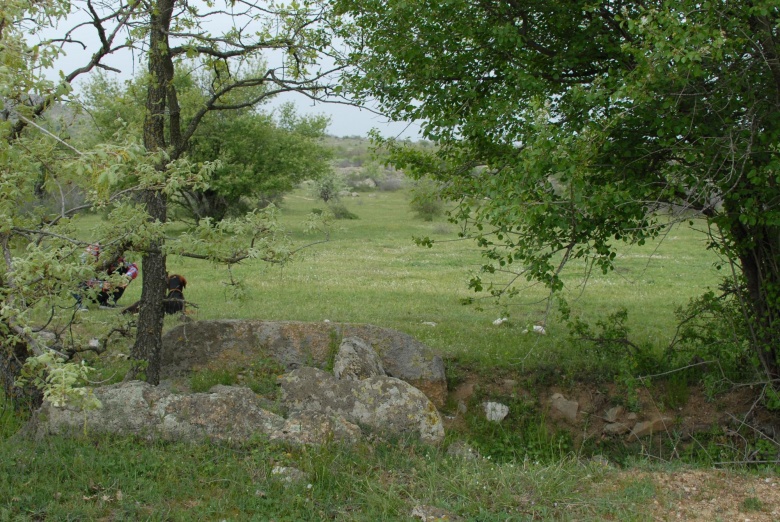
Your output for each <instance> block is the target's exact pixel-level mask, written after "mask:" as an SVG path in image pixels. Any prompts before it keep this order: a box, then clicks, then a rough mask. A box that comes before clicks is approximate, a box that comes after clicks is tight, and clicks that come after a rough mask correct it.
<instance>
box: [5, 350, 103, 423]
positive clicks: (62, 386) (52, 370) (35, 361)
mask: <svg viewBox="0 0 780 522" xmlns="http://www.w3.org/2000/svg"><path fill="white" fill-rule="evenodd" d="M92 371H93V369H92V368H90V367H89V366H87V365H86V364H84V361H81V362H80V363H73V362H67V361H66V360H65V359H64V358H63V357H60V356H59V355H57V354H55V353H54V352H53V351H49V352H46V353H43V354H41V355H39V356H37V357H30V358H29V359H27V361H26V362H25V363H24V367H23V368H22V372H21V375H20V376H19V379H18V386H22V387H23V386H26V385H27V384H28V383H31V384H33V385H34V386H35V387H36V388H38V389H40V390H41V391H42V392H43V398H44V399H45V400H47V401H49V402H50V403H51V404H52V405H53V406H56V407H58V408H62V407H65V406H68V407H71V408H75V409H77V410H91V409H95V408H99V407H100V401H99V400H98V399H97V397H95V395H94V394H93V393H92V388H90V387H86V386H85V385H86V384H87V383H88V376H89V373H90V372H92Z"/></svg>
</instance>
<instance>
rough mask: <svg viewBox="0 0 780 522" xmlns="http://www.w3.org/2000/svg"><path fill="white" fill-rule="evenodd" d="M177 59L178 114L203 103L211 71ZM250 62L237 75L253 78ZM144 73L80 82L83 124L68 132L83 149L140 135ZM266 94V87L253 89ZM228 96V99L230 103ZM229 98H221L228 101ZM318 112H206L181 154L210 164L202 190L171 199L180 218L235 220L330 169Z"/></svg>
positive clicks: (290, 108) (285, 108) (289, 107)
mask: <svg viewBox="0 0 780 522" xmlns="http://www.w3.org/2000/svg"><path fill="white" fill-rule="evenodd" d="M196 65H197V64H195V63H193V62H191V61H186V60H185V61H183V62H182V63H181V64H180V69H179V71H178V73H177V76H176V78H175V79H174V83H175V84H176V85H177V87H178V90H179V97H180V100H181V111H182V112H183V113H184V114H187V115H192V114H194V113H195V112H196V111H197V108H198V107H200V106H202V105H203V104H205V103H207V101H208V98H209V96H210V92H209V91H210V89H212V85H213V83H214V82H215V81H216V77H215V75H216V74H219V73H218V71H215V70H210V71H207V72H203V70H202V69H199V68H197V67H196ZM259 67H260V66H259V65H257V66H255V67H254V68H248V70H247V71H246V72H244V73H243V74H242V75H240V76H239V79H244V78H246V77H251V75H257V74H258V71H257V69H258V68H259ZM147 85H148V77H147V76H146V75H139V76H137V77H136V78H134V79H133V80H132V81H126V82H125V83H124V84H122V85H120V84H119V83H118V82H117V81H115V80H112V79H111V78H109V77H107V76H106V75H105V74H101V75H95V76H94V78H92V79H91V80H90V81H89V82H88V83H87V85H86V87H85V95H84V102H85V109H86V111H87V113H88V114H89V119H88V120H87V122H82V123H81V124H80V125H79V126H78V128H76V129H74V133H76V135H77V137H78V138H79V139H80V140H81V141H84V142H85V146H90V144H94V143H103V142H106V141H111V140H113V139H116V137H117V136H118V135H121V136H123V137H126V136H127V135H134V136H136V137H138V138H139V139H140V137H141V135H142V132H143V118H142V116H143V111H142V110H141V109H142V107H143V105H144V98H143V94H144V89H145V88H146V87H147ZM253 89H254V90H255V91H256V92H255V93H254V95H255V96H266V95H268V94H267V91H268V88H267V87H265V86H262V85H261V86H259V87H255V88H253ZM235 98H236V96H235V95H234V96H232V99H233V100H232V101H237V100H235ZM230 101H231V99H230V98H229V99H228V100H226V102H225V103H230ZM327 125H328V119H327V118H326V117H325V116H299V115H298V114H297V112H296V110H295V106H294V105H293V104H292V103H286V104H283V105H282V106H281V107H279V108H278V109H276V110H275V111H274V112H261V111H259V110H257V109H256V108H254V107H253V106H247V107H243V108H239V109H235V110H230V111H222V112H219V113H214V112H212V113H209V114H207V115H206V116H205V117H204V118H203V120H202V121H201V123H200V125H199V126H198V129H197V131H196V132H195V133H194V134H193V136H192V138H191V139H190V145H189V149H188V151H187V157H188V158H189V160H190V161H192V162H194V163H203V162H214V161H218V162H219V163H218V167H217V168H216V169H215V171H214V173H213V174H212V176H211V178H210V180H209V185H208V187H206V188H201V189H196V188H194V187H190V186H182V187H180V188H179V190H178V191H177V192H176V194H175V197H174V198H173V199H172V203H174V204H175V205H176V206H177V207H178V210H180V214H181V215H182V217H185V218H188V219H194V220H195V221H200V220H201V219H204V218H206V217H209V218H211V219H212V220H213V221H219V220H220V219H223V218H225V217H229V216H232V217H238V216H241V215H243V214H244V213H246V212H248V211H249V210H251V209H252V208H258V207H260V208H261V207H264V206H266V205H267V204H269V203H270V202H273V201H278V200H280V199H281V196H282V195H283V194H284V193H285V192H289V191H290V190H292V189H293V187H294V186H295V185H297V184H298V183H299V182H301V181H303V180H306V179H317V178H318V177H320V176H322V175H323V174H325V173H327V172H328V171H329V170H330V166H329V159H330V149H328V148H327V147H325V146H324V144H323V143H322V139H323V138H324V136H325V129H326V127H327Z"/></svg>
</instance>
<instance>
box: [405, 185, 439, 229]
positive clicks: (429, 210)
mask: <svg viewBox="0 0 780 522" xmlns="http://www.w3.org/2000/svg"><path fill="white" fill-rule="evenodd" d="M409 207H410V208H411V209H412V211H413V212H414V213H415V214H416V215H417V217H419V218H421V219H423V220H425V221H433V220H434V219H436V218H437V217H440V216H442V215H443V214H444V201H443V200H442V199H441V188H440V186H439V184H438V183H437V182H435V181H433V180H431V179H422V180H419V181H417V182H415V184H414V187H413V188H412V200H411V201H410V202H409Z"/></svg>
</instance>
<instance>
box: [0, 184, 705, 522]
mask: <svg viewBox="0 0 780 522" xmlns="http://www.w3.org/2000/svg"><path fill="white" fill-rule="evenodd" d="M343 202H344V203H345V205H346V206H347V208H348V209H349V210H350V211H352V212H353V213H354V214H356V215H357V216H358V219H353V220H339V221H336V222H335V223H334V226H333V228H332V230H331V233H330V238H329V240H328V241H323V240H324V236H322V235H316V234H306V233H304V228H303V222H304V221H305V219H306V216H307V215H308V214H309V213H310V212H311V211H312V210H313V209H315V208H323V207H324V204H323V203H322V202H321V201H316V200H315V199H314V198H313V197H312V196H311V195H310V194H308V193H307V192H305V191H302V190H301V191H297V192H295V193H293V194H290V195H289V196H288V197H286V198H285V200H284V203H283V204H282V206H281V216H282V222H283V225H284V228H285V230H286V231H287V233H288V234H289V237H290V241H291V246H292V248H300V250H299V251H298V252H297V254H296V255H295V256H294V259H293V260H292V261H291V262H289V263H286V264H284V265H277V264H268V263H264V262H262V261H245V262H243V263H241V264H238V265H235V266H232V267H230V268H229V269H228V268H226V267H223V266H215V265H212V264H210V263H208V262H204V261H199V260H193V259H190V258H183V257H177V256H171V257H169V258H168V266H169V271H170V272H171V273H180V274H183V275H184V276H185V277H186V278H187V280H188V286H187V291H186V298H187V300H188V301H189V302H191V303H193V304H194V306H192V307H190V311H189V317H190V318H191V319H194V320H208V319H225V318H239V319H240V318H251V319H264V320H289V321H326V320H327V321H331V322H355V323H371V324H375V325H379V326H383V327H388V328H394V329H397V330H400V331H403V332H406V333H409V334H411V335H412V336H414V337H416V338H417V339H419V340H421V341H423V342H424V343H427V344H428V345H430V346H431V347H433V348H434V349H435V350H436V351H437V352H438V353H440V354H441V355H442V357H443V358H444V360H445V364H446V366H447V374H448V379H449V380H450V381H451V384H452V385H453V386H454V385H456V384H457V383H458V382H459V379H460V378H461V377H462V375H463V374H464V373H465V372H468V373H469V374H470V375H475V376H477V377H478V378H483V379H487V380H489V379H490V378H491V377H492V376H493V375H497V374H499V373H500V374H504V375H510V374H512V375H514V374H516V375H524V376H533V375H534V374H535V373H536V372H543V371H544V372H548V370H549V368H551V367H554V368H558V369H559V370H560V371H561V372H563V373H566V372H574V373H576V372H578V371H579V370H581V369H585V370H588V371H589V372H590V373H591V374H592V373H593V372H599V371H602V370H603V372H604V374H605V375H606V376H608V377H607V378H609V376H611V375H613V374H614V367H613V366H614V364H615V361H611V360H609V359H608V358H607V359H604V358H601V359H593V356H592V354H593V352H592V351H590V350H586V349H584V347H583V345H582V344H578V342H577V341H575V340H572V339H571V336H570V335H569V332H568V330H567V328H566V325H565V324H564V322H563V321H561V319H560V317H559V315H558V314H557V312H556V308H555V307H548V306H547V303H546V299H547V297H548V295H547V292H546V291H545V290H544V289H543V288H541V287H539V286H534V285H530V284H526V283H524V284H525V286H523V288H522V290H521V292H520V294H519V295H518V297H517V298H516V299H514V300H513V301H512V302H510V303H508V304H496V303H494V302H493V301H491V300H489V299H484V300H481V299H477V301H476V303H477V304H476V305H469V306H465V305H463V304H461V301H462V300H463V299H465V298H469V297H475V298H479V295H476V294H474V293H473V292H471V291H469V290H468V288H467V284H468V280H469V274H470V272H472V271H476V270H478V269H479V267H480V265H481V263H482V260H481V257H480V253H479V251H478V250H477V249H476V248H475V246H474V244H473V243H471V242H469V241H460V240H458V239H457V232H458V230H457V227H456V225H454V224H451V223H448V222H447V221H446V220H445V219H443V218H442V219H439V220H437V221H433V222H425V221H422V220H420V219H418V218H416V217H415V215H414V214H413V213H412V211H411V210H410V208H409V195H408V193H407V192H406V191H404V190H399V191H395V192H380V191H377V192H361V193H360V195H359V197H354V198H348V199H345V200H344V201H343ZM97 219H98V217H97V216H94V215H92V216H86V217H84V218H82V219H81V223H80V225H79V226H80V227H82V230H83V231H84V233H85V234H86V235H88V233H89V232H88V231H89V228H90V227H91V226H93V225H94V224H95V222H96V220H97ZM177 230H178V229H177V228H175V227H172V229H171V234H176V233H177ZM415 236H429V237H431V238H433V239H435V240H436V241H437V243H436V244H435V246H434V247H433V248H431V249H429V248H422V247H418V246H416V245H415V243H414V241H413V238H414V237H415ZM307 245H308V246H307ZM301 247H305V248H301ZM716 261H717V259H716V258H715V257H714V255H713V254H711V253H710V252H708V251H707V250H706V249H705V243H704V235H703V234H702V233H701V232H700V231H697V230H696V224H695V223H694V226H693V227H692V226H690V225H688V224H686V225H680V226H675V227H674V228H672V229H670V230H669V231H668V233H667V234H666V235H665V236H664V237H662V238H659V240H657V241H654V242H650V243H648V244H646V245H644V246H642V247H637V246H631V247H628V246H627V247H623V248H621V251H620V255H619V257H618V259H617V263H616V269H615V270H614V271H612V272H610V273H608V274H602V273H601V272H592V273H588V271H587V267H584V266H581V265H580V266H578V265H575V264H571V265H570V266H569V267H568V268H567V274H568V278H567V281H568V284H569V285H570V286H569V287H568V288H567V290H566V298H567V300H568V301H569V304H570V306H571V310H572V315H573V316H576V317H580V318H582V319H583V320H585V321H597V320H599V319H600V318H603V317H604V316H605V315H607V314H610V313H613V312H615V311H616V310H618V309H619V308H620V307H624V308H625V309H626V310H627V312H628V320H627V325H628V328H629V333H630V338H631V340H632V341H633V342H634V343H637V344H641V345H645V346H648V347H649V349H651V350H653V351H656V352H658V353H661V351H662V350H663V349H664V347H665V346H666V345H667V344H668V343H669V341H670V339H671V338H672V337H673V336H674V333H675V316H674V310H675V307H676V306H679V305H683V304H685V303H686V302H687V301H688V300H689V299H690V298H692V297H694V296H697V295H699V294H700V293H702V292H703V291H704V290H706V289H707V288H708V287H714V286H716V285H717V282H718V277H719V273H718V271H717V270H716V268H715V263H716ZM586 276H587V277H586ZM583 284H584V287H583ZM140 290H141V284H140V279H139V280H137V281H135V282H134V283H132V284H131V285H130V287H129V289H128V291H127V292H126V294H125V296H124V297H123V298H122V301H120V305H129V304H130V303H132V302H133V301H135V300H136V299H138V298H139V296H140ZM116 313H117V312H116V311H113V310H98V309H97V308H96V307H95V306H94V305H93V306H92V309H91V311H90V312H89V313H87V314H79V316H78V320H79V321H80V322H81V324H82V326H83V327H85V328H86V327H88V325H89V324H95V323H107V322H110V321H111V320H112V319H113V317H115V315H116ZM500 317H506V318H508V321H506V322H505V323H504V324H502V325H500V326H496V325H494V324H493V322H494V321H495V320H496V319H498V318H500ZM177 321H179V319H178V318H176V317H168V318H166V328H170V327H172V326H174V325H175V324H177ZM540 322H544V324H545V329H546V334H545V335H537V334H534V333H530V332H528V333H526V332H525V331H526V330H527V329H529V328H532V327H533V325H535V324H537V323H540ZM130 342H131V340H125V341H121V342H120V343H118V345H116V346H115V347H114V348H113V350H114V351H115V352H122V351H123V350H127V349H128V348H129V344H130ZM110 360H114V359H110ZM99 369H100V374H101V375H100V378H102V379H111V378H112V377H111V375H112V373H111V372H112V368H111V366H110V364H108V365H106V364H101V365H99ZM114 370H115V369H114ZM512 372H514V373H512ZM547 374H549V372H548V373H547ZM113 375H114V377H113V378H114V379H116V378H117V377H116V376H117V374H116V372H115V373H114V374H113ZM553 379H554V377H553ZM529 382H530V381H529ZM513 404H515V405H520V406H521V409H520V413H519V414H518V415H517V418H516V419H515V420H514V421H512V422H509V423H506V424H505V425H498V426H494V425H488V424H489V423H487V421H484V420H482V421H480V420H479V419H478V418H477V417H478V416H477V415H472V417H471V418H470V419H468V422H467V423H466V426H465V427H464V428H461V429H459V430H456V431H453V432H450V433H448V435H447V438H446V440H445V444H444V445H443V446H442V447H426V446H422V445H419V444H418V443H415V442H414V441H407V440H394V441H375V442H372V443H365V444H359V445H356V446H353V447H348V448H347V447H339V446H336V445H332V446H327V447H323V448H295V447H286V446H283V445H275V444H268V443H267V442H262V441H258V442H257V443H256V444H246V445H242V446H239V447H224V446H215V445H210V444H206V443H204V444H200V445H186V444H179V443H170V442H159V441H146V440H131V439H122V438H113V437H102V438H98V439H94V438H83V439H79V438H77V439H61V438H57V437H51V438H48V439H46V440H42V441H34V440H30V439H28V438H26V437H25V436H24V435H23V434H19V435H16V436H14V433H15V432H16V431H17V430H18V428H19V427H20V426H21V425H22V422H23V420H24V419H22V418H20V417H17V416H16V415H15V414H13V413H12V412H11V410H10V409H9V408H7V407H6V408H5V409H4V410H2V411H3V417H2V423H0V424H1V425H2V432H0V433H2V438H1V439H0V521H5V520H214V521H220V520H235V521H240V520H268V521H270V520H275V521H282V520H290V521H293V520H295V521H297V520H340V521H374V520H420V519H421V517H420V516H419V513H425V512H428V513H432V515H431V516H438V517H439V518H429V520H475V521H493V520H496V521H498V520H502V521H504V520H604V519H612V520H650V519H653V516H652V514H651V513H650V512H649V511H648V506H650V505H651V504H652V503H653V502H654V500H657V499H658V498H659V496H658V495H659V494H660V492H659V490H658V489H657V486H656V484H655V483H654V481H653V480H652V479H651V478H649V475H645V474H642V473H636V472H635V471H628V472H627V471H626V470H623V469H619V468H618V467H615V466H614V465H605V464H604V463H603V461H601V460H598V459H597V460H593V459H592V458H591V457H592V456H593V455H594V454H596V453H598V452H599V451H600V450H599V448H595V449H594V448H592V447H590V448H587V449H586V448H583V447H577V446H575V445H574V444H573V443H572V440H571V438H570V437H568V436H567V435H566V434H564V433H558V432H555V431H551V430H550V429H549V428H548V427H547V426H546V425H545V424H544V419H543V418H542V417H541V416H540V413H539V412H538V411H532V409H531V408H530V407H529V408H528V410H527V413H528V416H527V417H526V418H523V411H525V410H522V407H524V406H522V403H519V402H516V403H513ZM450 407H452V405H449V406H448V408H450ZM443 413H444V414H445V415H451V414H452V411H450V410H446V411H443ZM455 441H462V442H466V443H468V444H472V445H473V446H475V447H477V448H479V449H480V450H481V452H482V454H483V456H484V458H481V459H475V460H464V459H461V458H454V457H451V456H449V455H448V454H447V447H448V446H449V445H451V444H453V443H454V442H455ZM622 452H623V453H622V457H621V459H622V460H621V464H622V465H624V466H625V467H626V468H627V469H628V470H645V471H647V470H650V471H652V470H654V469H658V466H659V464H660V465H661V469H663V470H673V469H677V466H680V465H681V464H679V463H675V462H668V461H664V462H660V463H659V462H658V461H657V460H653V459H649V458H647V457H646V456H644V454H643V453H642V450H641V448H633V449H630V450H626V449H625V448H623V449H622ZM279 466H286V467H294V468H296V469H298V470H300V471H301V472H302V473H303V477H304V478H303V479H302V480H301V481H293V482H287V481H285V480H284V478H283V477H282V476H279V475H278V474H277V473H275V472H274V470H275V469H278V467H279ZM627 473H628V474H627ZM426 510H427V511H426ZM415 513H418V514H417V515H415ZM437 513H438V515H436V514H437Z"/></svg>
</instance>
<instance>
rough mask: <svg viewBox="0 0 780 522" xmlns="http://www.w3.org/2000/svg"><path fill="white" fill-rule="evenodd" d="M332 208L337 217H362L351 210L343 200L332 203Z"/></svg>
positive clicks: (334, 215)
mask: <svg viewBox="0 0 780 522" xmlns="http://www.w3.org/2000/svg"><path fill="white" fill-rule="evenodd" d="M330 210H331V212H333V217H335V218H336V219H360V218H359V217H358V216H357V214H354V213H352V212H350V211H349V209H348V208H347V207H346V206H345V205H344V203H341V202H337V203H332V204H331V205H330Z"/></svg>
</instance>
